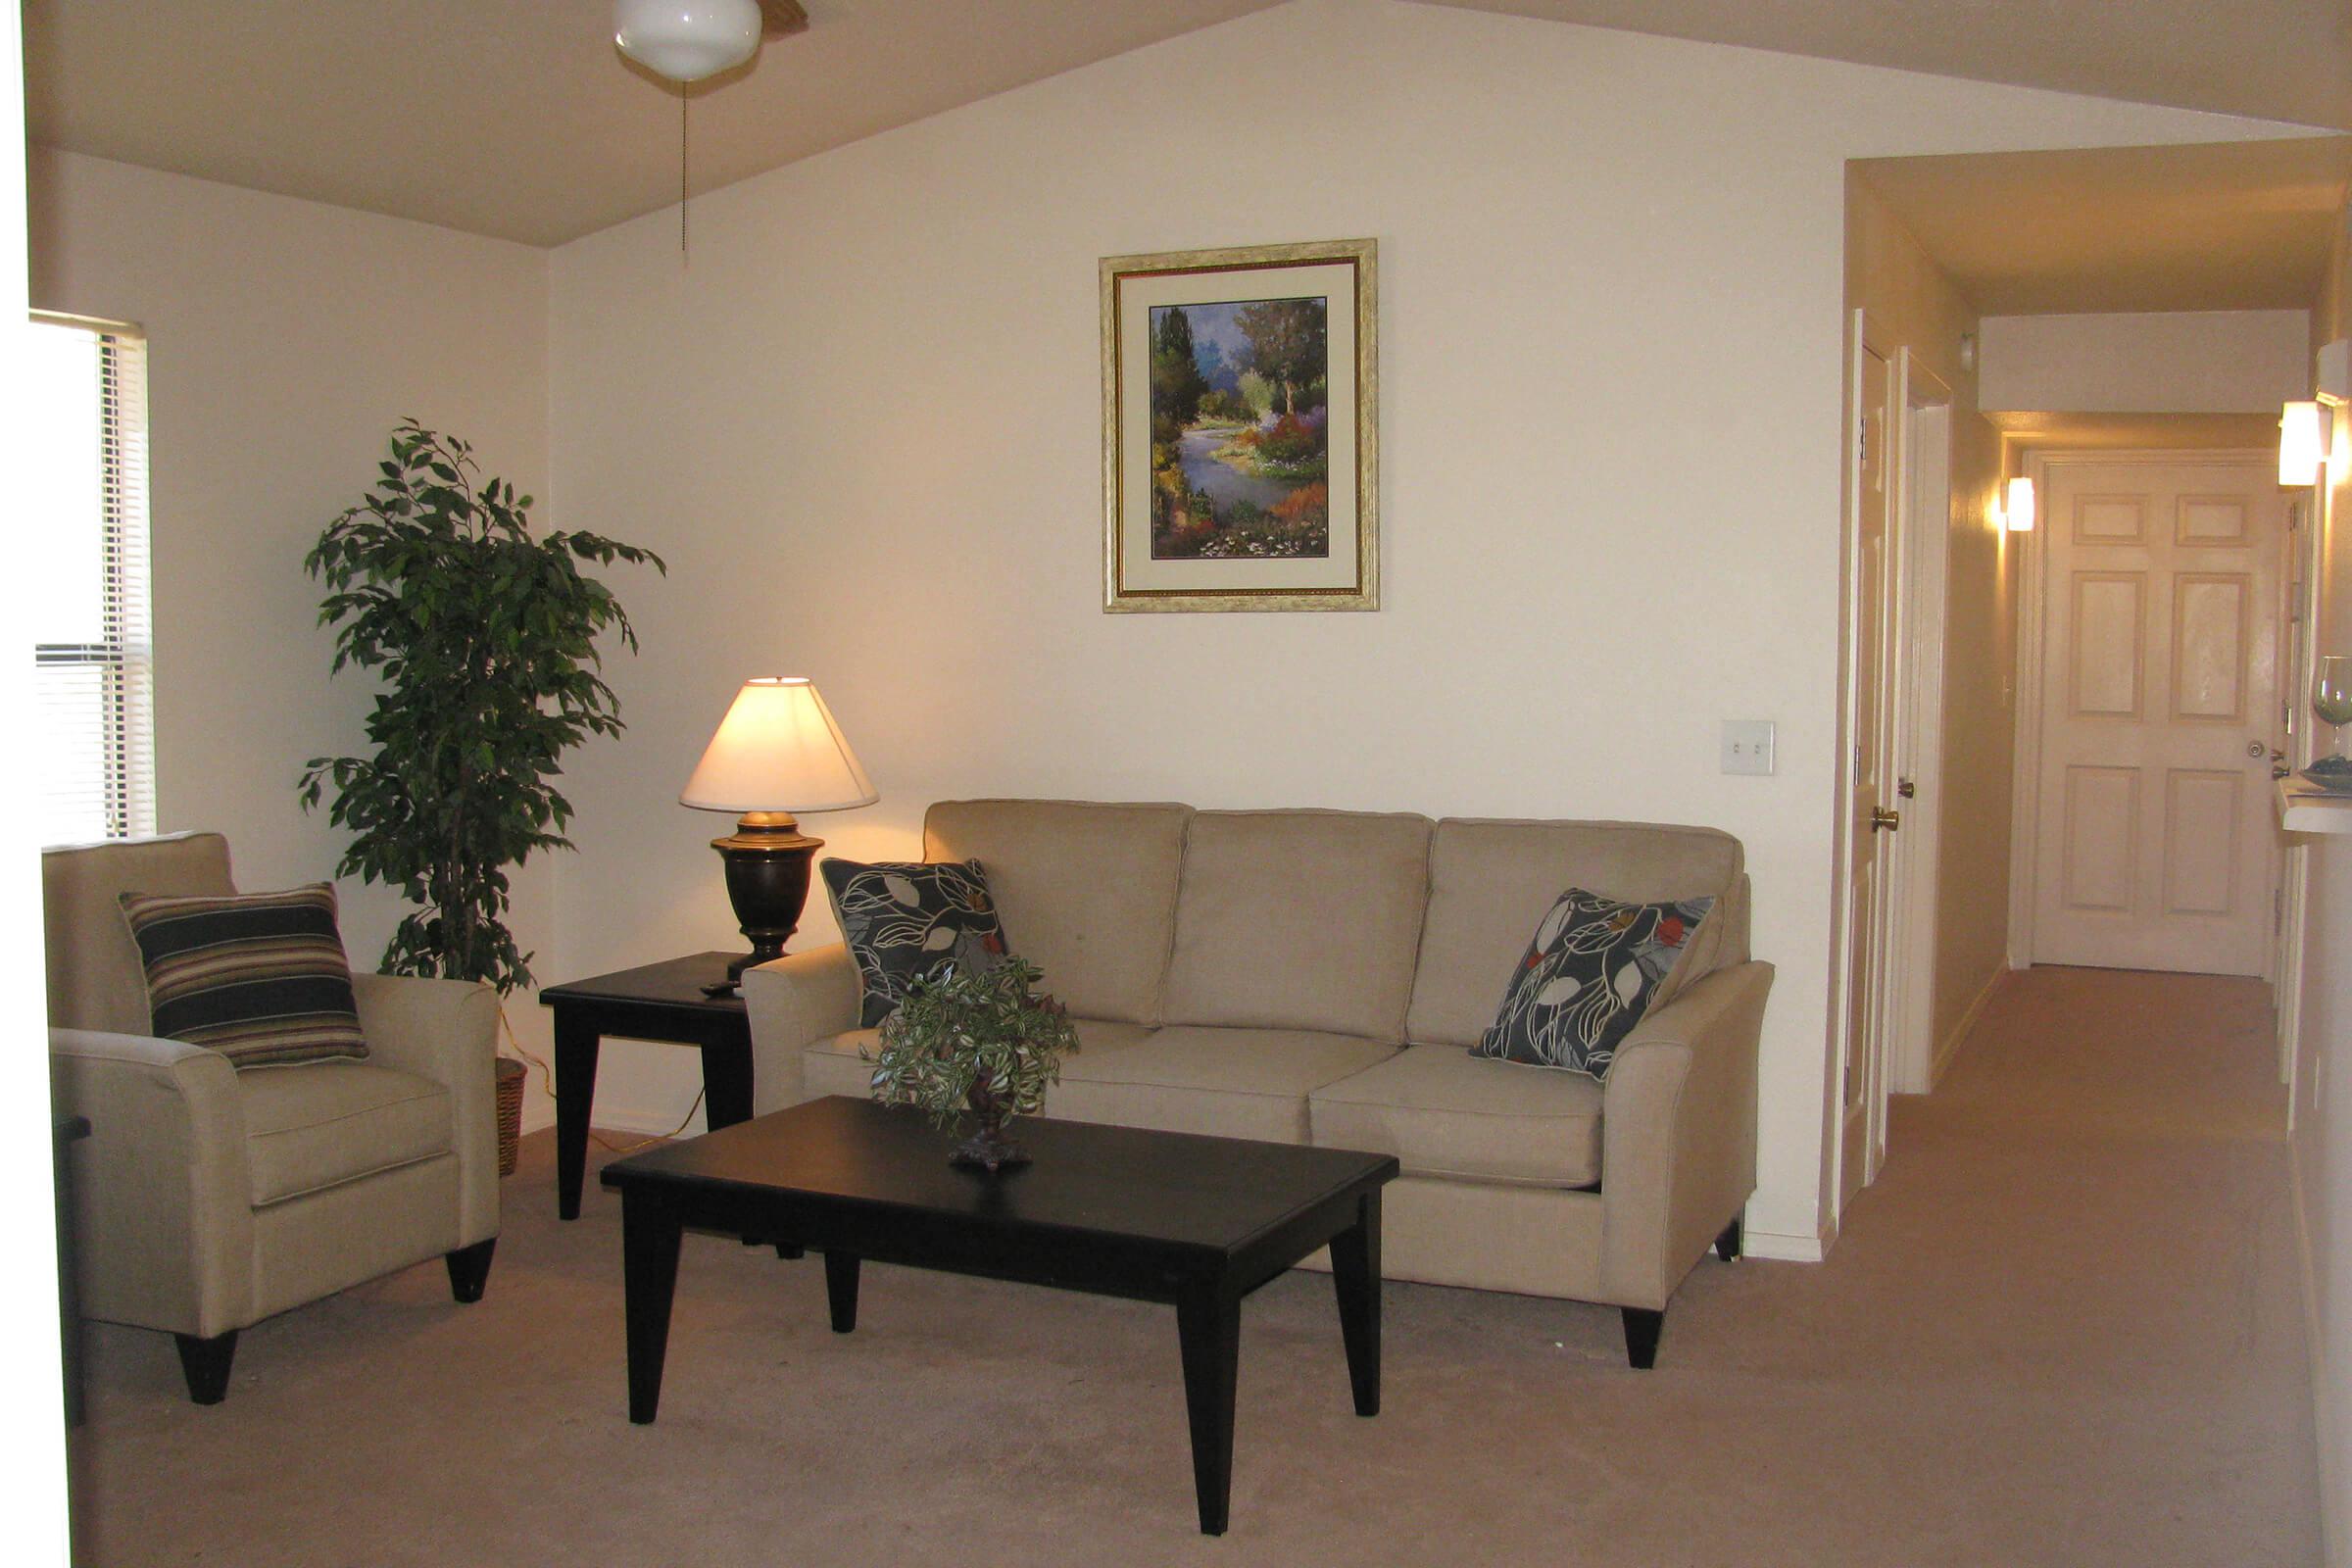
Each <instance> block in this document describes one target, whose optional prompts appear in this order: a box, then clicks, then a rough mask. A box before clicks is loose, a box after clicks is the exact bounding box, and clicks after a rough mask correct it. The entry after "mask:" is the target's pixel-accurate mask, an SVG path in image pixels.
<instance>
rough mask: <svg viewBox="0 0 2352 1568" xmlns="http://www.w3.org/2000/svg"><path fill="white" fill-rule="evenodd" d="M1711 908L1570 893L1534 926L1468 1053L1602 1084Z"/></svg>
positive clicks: (1694, 902) (1706, 903)
mask: <svg viewBox="0 0 2352 1568" xmlns="http://www.w3.org/2000/svg"><path fill="white" fill-rule="evenodd" d="M1714 903H1715V901H1714V900H1713V899H1683V900H1680V901H1678V902H1675V903H1671V904H1624V903H1620V902H1619V901H1617V900H1615V899H1612V898H1609V897H1607V896H1605V895H1603V894H1598V893H1593V892H1589V891H1587V890H1586V889H1584V888H1570V889H1569V890H1568V891H1567V892H1565V893H1563V894H1561V895H1560V896H1559V899H1558V900H1557V901H1556V902H1555V903H1554V904H1553V905H1552V907H1551V909H1550V911H1549V912H1548V913H1546V914H1545V915H1544V923H1543V924H1542V925H1540V926H1538V927H1537V928H1536V935H1535V940H1534V941H1532V942H1530V943H1529V944H1528V947H1527V953H1526V955H1525V956H1523V957H1522V958H1521V959H1520V960H1519V963H1518V965H1517V966H1516V967H1515V968H1514V969H1513V970H1512V971H1511V978H1510V982H1509V984H1508V985H1506V986H1505V987H1504V988H1503V993H1502V1005H1501V1006H1500V1008H1498V1009H1497V1010H1496V1012H1495V1022H1494V1023H1493V1024H1492V1025H1490V1026H1489V1027H1488V1029H1487V1032H1486V1033H1485V1034H1484V1035H1482V1036H1481V1037H1480V1038H1479V1042H1478V1044H1477V1045H1476V1046H1473V1047H1472V1048H1471V1051H1472V1054H1475V1055H1480V1056H1493V1057H1497V1058H1499V1059H1501V1060H1503V1061H1517V1062H1524V1063H1526V1064H1527V1065H1529V1066H1531V1067H1559V1068H1564V1069H1566V1070H1568V1071H1570V1072H1581V1073H1590V1074H1591V1075H1592V1076H1593V1077H1595V1078H1606V1077H1607V1076H1608V1075H1609V1063H1610V1062H1611V1061H1614V1060H1615V1059H1616V1057H1617V1047H1618V1044H1619V1043H1620V1042H1621V1041H1623V1040H1624V1039H1625V1037H1626V1036H1627V1035H1630V1034H1632V1033H1633V1032H1634V1025H1636V1024H1638V1023H1640V1022H1641V1021H1642V1014H1643V1013H1644V1012H1646V1011H1648V1010H1649V1003H1650V999H1651V998H1652V997H1653V996H1655V995H1656V994H1657V993H1658V992H1659V991H1660V990H1662V989H1664V987H1665V985H1666V982H1667V981H1668V980H1670V979H1672V978H1673V977H1674V976H1675V974H1676V973H1677V971H1678V970H1680V969H1681V968H1684V967H1686V966H1688V964H1689V963H1690V959H1691V947H1692V946H1693V944H1694V943H1695V942H1696V940H1697V933H1698V932H1699V931H1700V930H1701V929H1703V928H1704V927H1705V925H1706V917H1707V910H1708V909H1709V908H1711V907H1713V906H1714Z"/></svg>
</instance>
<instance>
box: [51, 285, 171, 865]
mask: <svg viewBox="0 0 2352 1568" xmlns="http://www.w3.org/2000/svg"><path fill="white" fill-rule="evenodd" d="M36 326H37V327H38V330H36V331H35V332H34V333H33V337H34V339H35V340H36V348H35V355H34V358H35V362H36V363H35V364H34V366H33V367H32V370H33V374H34V377H35V383H34V384H35V387H36V391H35V393H34V396H33V398H32V399H31V400H30V416H31V419H32V422H33V424H34V427H35V428H34V432H33V434H34V440H33V442H32V443H31V451H32V454H33V472H32V474H31V481H32V482H31V488H30V501H31V507H30V509H29V512H28V520H29V521H30V522H31V523H32V524H33V528H32V532H33V533H34V535H35V537H34V538H33V539H32V540H31V541H30V545H31V548H30V550H29V551H28V556H29V558H30V560H29V564H30V569H31V570H32V572H33V574H34V578H35V581H34V588H35V593H34V598H33V603H34V604H35V605H36V606H37V607H38V608H37V609H36V610H35V612H34V614H33V620H32V626H31V630H32V641H33V649H32V656H33V707H34V722H35V723H36V725H37V726H38V734H37V736H36V740H37V745H38V751H37V753H36V755H37V756H38V757H39V759H40V762H41V782H42V800H41V811H42V820H41V823H40V827H41V838H42V842H43V843H47V844H71V843H83V842H87V841H90V840H93V839H103V838H123V837H127V836H129V835H132V834H138V833H152V832H154V831H155V711H154V647H153V644H152V641H151V638H150V632H149V629H148V568H147V349H146V344H145V343H144V342H143V341H142V340H141V339H140V338H139V336H138V335H137V334H136V333H135V332H132V331H129V330H126V329H123V328H120V327H110V326H105V325H99V324H96V323H89V322H78V321H61V320H53V319H36Z"/></svg>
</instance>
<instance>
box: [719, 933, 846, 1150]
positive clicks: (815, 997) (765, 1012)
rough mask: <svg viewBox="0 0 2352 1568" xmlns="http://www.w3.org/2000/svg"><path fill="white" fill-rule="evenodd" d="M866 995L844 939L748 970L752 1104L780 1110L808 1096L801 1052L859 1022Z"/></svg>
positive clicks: (745, 975) (745, 979)
mask: <svg viewBox="0 0 2352 1568" xmlns="http://www.w3.org/2000/svg"><path fill="white" fill-rule="evenodd" d="M863 995H864V988H863V987H862V986H861V985H860V984H859V983H858V965H857V964H856V963H855V962H854V961H853V960H852V959H851V957H850V950H849V949H848V948H847V947H845V946H844V945H843V944H841V943H839V942H836V943H833V944H832V945H831V946H829V947H822V948H811V949H809V951H808V952H807V953H788V954H786V955H785V956H783V957H781V958H778V959H776V960H774V961H773V962H771V963H762V964H760V965H758V966H757V967H754V968H750V969H746V970H744V971H743V1002H744V1006H745V1007H746V1008H747V1009H749V1011H750V1013H751V1020H752V1095H753V1101H752V1109H753V1110H755V1111H758V1112H762V1113H764V1112H766V1111H771V1110H781V1109H782V1108H784V1107H785V1106H786V1105H797V1104H799V1103H801V1101H802V1100H803V1099H805V1098H806V1092H805V1090H804V1088H803V1079H802V1075H801V1053H802V1052H804V1051H806V1050H807V1049H808V1048H809V1047H810V1046H812V1045H814V1044H815V1043H816V1042H817V1041H819V1040H830V1039H832V1038H833V1037H834V1036H835V1035H837V1034H840V1033H842V1032H843V1031H845V1030H849V1029H855V1028H857V1027H858V1020H859V1017H860V1015H861V1012H862V1010H863V1009H862V1008H861V1007H860V1006H859V999H860V998H861V997H862V996H863Z"/></svg>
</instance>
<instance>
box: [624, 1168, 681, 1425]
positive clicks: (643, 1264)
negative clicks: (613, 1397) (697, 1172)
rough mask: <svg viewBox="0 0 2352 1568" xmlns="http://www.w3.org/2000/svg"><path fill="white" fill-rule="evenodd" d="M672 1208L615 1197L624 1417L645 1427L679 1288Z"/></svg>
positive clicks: (657, 1395)
mask: <svg viewBox="0 0 2352 1568" xmlns="http://www.w3.org/2000/svg"><path fill="white" fill-rule="evenodd" d="M679 1234H680V1226H679V1224H678V1216H677V1213H676V1211H675V1210H673V1209H671V1208H670V1207H669V1206H668V1205H666V1204H664V1203H661V1202H659V1201H655V1200H654V1199H651V1198H648V1197H646V1196H644V1195H642V1194H639V1193H635V1192H625V1193H623V1194H621V1198H620V1250H621V1288H622V1292H623V1294H624V1296H625V1297H626V1312H627V1319H628V1338H629V1419H630V1420H631V1421H633V1422H635V1423H636V1424H637V1425H639V1426H644V1425H645V1424H646V1423H648V1422H650V1421H652V1420H653V1418H654V1411H655V1410H656V1409H657V1408H658V1407H659V1406H660V1405H661V1403H662V1358H663V1357H664V1356H665V1355H666V1354H667V1353H668V1350H669V1303H670V1299H671V1298H672V1297H674V1296H675V1295H676V1294H677V1288H678V1237H679Z"/></svg>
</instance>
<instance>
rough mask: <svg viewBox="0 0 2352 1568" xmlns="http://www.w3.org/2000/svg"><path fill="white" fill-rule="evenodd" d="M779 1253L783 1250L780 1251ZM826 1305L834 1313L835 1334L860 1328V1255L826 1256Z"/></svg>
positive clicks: (849, 1253)
mask: <svg viewBox="0 0 2352 1568" xmlns="http://www.w3.org/2000/svg"><path fill="white" fill-rule="evenodd" d="M778 1251H779V1253H780V1252H781V1251H782V1249H781V1248H779V1249H778ZM825 1304H826V1305H827V1306H828V1307H830V1308H831V1309H832V1312H833V1332H834V1333H836V1334H847V1333H849V1332H850V1331H851V1330H852V1329H855V1328H856V1327H857V1326H858V1254H857V1253H856V1252H827V1253H826V1254H825Z"/></svg>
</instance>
